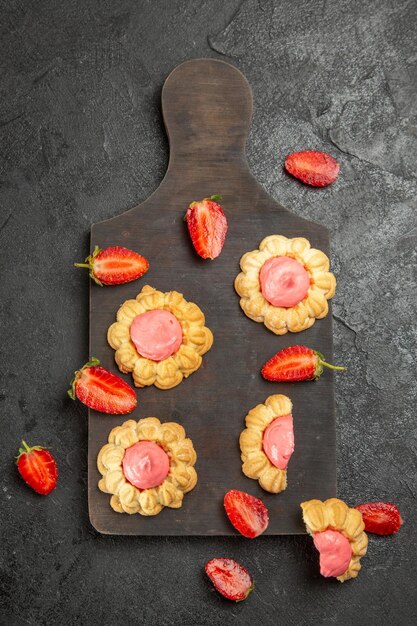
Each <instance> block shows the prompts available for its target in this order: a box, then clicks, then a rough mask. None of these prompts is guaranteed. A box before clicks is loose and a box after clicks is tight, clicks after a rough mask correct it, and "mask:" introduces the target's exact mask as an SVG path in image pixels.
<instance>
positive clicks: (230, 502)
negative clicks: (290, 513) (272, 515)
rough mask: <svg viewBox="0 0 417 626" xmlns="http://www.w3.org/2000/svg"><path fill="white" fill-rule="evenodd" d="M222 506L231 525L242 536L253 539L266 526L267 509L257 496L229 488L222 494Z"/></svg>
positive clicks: (267, 521)
mask: <svg viewBox="0 0 417 626" xmlns="http://www.w3.org/2000/svg"><path fill="white" fill-rule="evenodd" d="M224 508H225V509H226V513H227V516H228V518H229V520H230V521H231V523H232V524H233V526H234V527H235V528H236V530H238V531H239V532H240V534H241V535H243V536H244V537H248V538H249V539H254V538H255V537H258V535H261V534H262V533H263V532H264V530H266V528H267V527H268V523H269V516H268V509H267V508H266V506H265V505H264V503H263V502H262V500H259V498H255V496H251V495H250V494H249V493H245V492H244V491H238V490H237V489H231V490H230V491H228V492H227V493H226V495H225V496H224Z"/></svg>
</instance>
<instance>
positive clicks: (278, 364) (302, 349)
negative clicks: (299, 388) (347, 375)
mask: <svg viewBox="0 0 417 626" xmlns="http://www.w3.org/2000/svg"><path fill="white" fill-rule="evenodd" d="M323 367H328V368H330V369H333V370H344V369H345V368H344V367H340V366H337V365H330V364H329V363H326V361H324V360H323V355H322V354H321V353H320V352H317V351H316V350H312V349H311V348H307V346H289V347H288V348H284V349H283V350H280V351H279V352H277V353H276V354H275V355H274V356H273V357H272V358H271V359H269V361H267V362H266V363H265V365H264V366H263V368H262V370H261V373H262V376H263V377H264V378H265V379H266V380H272V381H274V382H282V383H285V382H297V381H301V380H313V379H316V378H320V376H321V374H322V373H323Z"/></svg>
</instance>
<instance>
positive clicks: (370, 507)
mask: <svg viewBox="0 0 417 626" xmlns="http://www.w3.org/2000/svg"><path fill="white" fill-rule="evenodd" d="M355 508H356V509H358V511H360V512H361V513H362V519H363V521H364V524H365V530H366V531H367V532H368V533H375V534H376V535H392V534H393V533H396V532H397V531H398V530H399V529H400V528H401V526H402V524H403V520H402V518H401V514H400V511H399V510H398V507H397V506H396V505H395V504H392V503H391V502H365V503H364V504H359V505H358V506H356V507H355Z"/></svg>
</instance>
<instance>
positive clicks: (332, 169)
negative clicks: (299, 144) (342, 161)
mask: <svg viewBox="0 0 417 626" xmlns="http://www.w3.org/2000/svg"><path fill="white" fill-rule="evenodd" d="M285 169H286V170H287V172H288V173H289V174H292V175H293V176H295V178H298V179H299V180H301V181H302V182H303V183H306V184H307V185H312V186H313V187H326V185H330V183H333V182H334V181H335V180H336V178H337V177H338V175H339V169H340V166H339V163H338V162H337V161H336V159H334V158H333V157H332V156H330V154H326V152H319V151H318V150H303V151H302V152H293V153H292V154H289V155H288V156H287V157H286V159H285Z"/></svg>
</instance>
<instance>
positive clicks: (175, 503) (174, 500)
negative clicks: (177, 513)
mask: <svg viewBox="0 0 417 626" xmlns="http://www.w3.org/2000/svg"><path fill="white" fill-rule="evenodd" d="M108 441H109V442H108V443H107V444H106V445H105V446H103V447H102V448H101V450H100V452H99V454H98V457H97V467H98V470H99V472H100V474H102V476H103V478H102V479H101V480H100V481H99V483H98V486H99V489H100V490H101V491H104V493H110V494H112V497H111V498H110V506H111V507H112V509H114V510H115V511H117V512H118V513H129V514H132V513H140V514H141V515H157V514H158V513H160V512H161V511H162V509H163V508H164V506H167V507H170V508H172V509H178V508H180V507H181V505H182V500H183V497H184V494H185V493H187V492H188V491H191V489H194V487H195V485H196V483H197V473H196V471H195V469H194V467H193V466H194V464H195V462H196V459H197V455H196V452H195V450H194V447H193V443H192V441H191V439H186V438H185V431H184V428H183V427H182V426H180V424H176V423H175V422H165V423H161V422H160V421H159V419H157V418H156V417H146V418H145V419H142V420H139V422H135V420H128V421H127V422H124V423H123V424H122V425H121V426H117V427H116V428H113V430H112V431H111V432H110V434H109V439H108Z"/></svg>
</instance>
